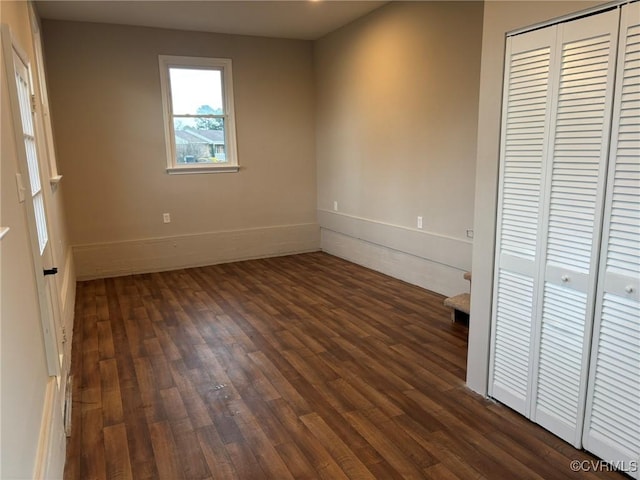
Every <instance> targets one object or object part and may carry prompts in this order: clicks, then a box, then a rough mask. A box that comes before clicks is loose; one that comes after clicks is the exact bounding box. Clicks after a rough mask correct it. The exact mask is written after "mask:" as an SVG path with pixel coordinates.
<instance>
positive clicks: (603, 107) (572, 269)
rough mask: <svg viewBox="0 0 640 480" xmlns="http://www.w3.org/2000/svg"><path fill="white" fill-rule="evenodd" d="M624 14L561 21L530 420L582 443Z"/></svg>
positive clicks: (550, 141) (578, 444) (606, 13)
mask: <svg viewBox="0 0 640 480" xmlns="http://www.w3.org/2000/svg"><path fill="white" fill-rule="evenodd" d="M619 17H620V13H619V11H618V10H612V11H609V12H604V13H600V14H598V15H594V16H591V17H587V18H582V19H579V20H575V21H571V22H567V23H562V24H559V25H558V26H557V28H558V33H557V43H556V52H557V55H556V57H555V60H556V63H555V65H552V71H553V72H558V76H557V77H555V78H554V81H555V82H556V83H555V85H554V87H553V88H554V93H553V101H552V112H551V124H550V128H549V137H548V140H549V156H548V158H547V161H546V168H547V170H546V181H545V186H544V187H545V189H544V193H543V198H544V200H543V202H542V203H543V215H542V216H543V218H544V220H543V221H544V225H543V228H542V233H541V238H542V239H543V240H542V247H543V251H542V254H541V262H540V267H541V271H540V277H539V279H540V286H539V289H538V291H537V293H538V297H537V299H536V304H537V305H540V306H541V308H540V310H539V312H538V313H539V320H538V321H537V322H536V323H535V327H536V330H535V332H534V339H533V349H534V355H533V379H534V381H533V382H532V390H531V397H532V410H531V419H532V420H533V421H534V422H536V423H539V424H540V425H542V426H543V427H545V428H547V429H548V430H550V431H551V432H553V433H555V434H556V435H558V436H559V437H561V438H562V439H564V440H566V441H567V442H570V443H571V444H573V445H574V446H576V447H580V446H581V445H582V425H583V421H584V410H585V397H586V390H587V378H588V369H589V348H590V345H591V326H592V324H593V308H594V304H595V292H596V283H597V272H598V259H599V252H600V232H601V228H602V212H603V205H604V191H605V183H606V182H605V180H606V173H607V160H608V157H609V133H610V129H611V112H612V108H613V91H614V88H613V87H614V78H615V63H616V51H617V43H618V22H619Z"/></svg>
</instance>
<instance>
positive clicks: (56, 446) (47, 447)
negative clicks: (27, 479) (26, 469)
mask: <svg viewBox="0 0 640 480" xmlns="http://www.w3.org/2000/svg"><path fill="white" fill-rule="evenodd" d="M60 393H61V389H59V388H58V377H50V378H49V382H48V383H47V390H46V393H45V397H44V407H43V411H42V421H41V425H40V438H39V439H38V450H37V453H36V459H35V465H34V469H33V478H34V480H44V479H47V480H48V479H62V476H63V473H64V462H65V454H66V438H65V435H64V428H63V426H62V408H61V403H60V402H62V401H64V399H62V398H61V395H60Z"/></svg>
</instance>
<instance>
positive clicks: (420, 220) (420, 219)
mask: <svg viewBox="0 0 640 480" xmlns="http://www.w3.org/2000/svg"><path fill="white" fill-rule="evenodd" d="M416 223H417V227H418V228H422V217H418V221H417V222H416Z"/></svg>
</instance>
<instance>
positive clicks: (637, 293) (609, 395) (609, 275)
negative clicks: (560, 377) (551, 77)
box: [583, 3, 640, 478]
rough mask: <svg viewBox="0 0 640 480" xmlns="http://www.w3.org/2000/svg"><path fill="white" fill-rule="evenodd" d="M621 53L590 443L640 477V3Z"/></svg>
mask: <svg viewBox="0 0 640 480" xmlns="http://www.w3.org/2000/svg"><path fill="white" fill-rule="evenodd" d="M618 50H619V53H618V66H617V75H616V86H615V89H616V94H615V105H614V112H613V129H612V134H611V149H610V160H609V175H608V185H607V198H606V205H605V222H604V228H603V239H602V255H601V259H600V278H599V284H598V294H597V303H596V314H595V323H594V331H593V332H594V335H593V346H592V352H591V370H590V373H589V389H588V394H587V412H586V419H585V428H584V437H583V441H584V447H585V448H586V449H587V450H590V451H591V452H593V453H595V454H596V455H598V456H600V457H602V458H604V459H605V460H607V461H609V462H612V463H613V464H614V465H616V466H617V467H619V468H620V469H622V470H623V471H625V472H626V473H628V474H630V475H631V476H635V478H640V3H634V4H630V5H625V6H624V7H623V9H622V18H621V23H620V42H619V49H618ZM634 462H635V463H634Z"/></svg>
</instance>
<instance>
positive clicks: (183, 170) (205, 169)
mask: <svg viewBox="0 0 640 480" xmlns="http://www.w3.org/2000/svg"><path fill="white" fill-rule="evenodd" d="M238 170H240V167H239V166H238V165H216V166H213V165H208V166H195V167H169V168H167V173H168V174H170V175H184V174H190V173H236V172H237V171H238Z"/></svg>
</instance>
